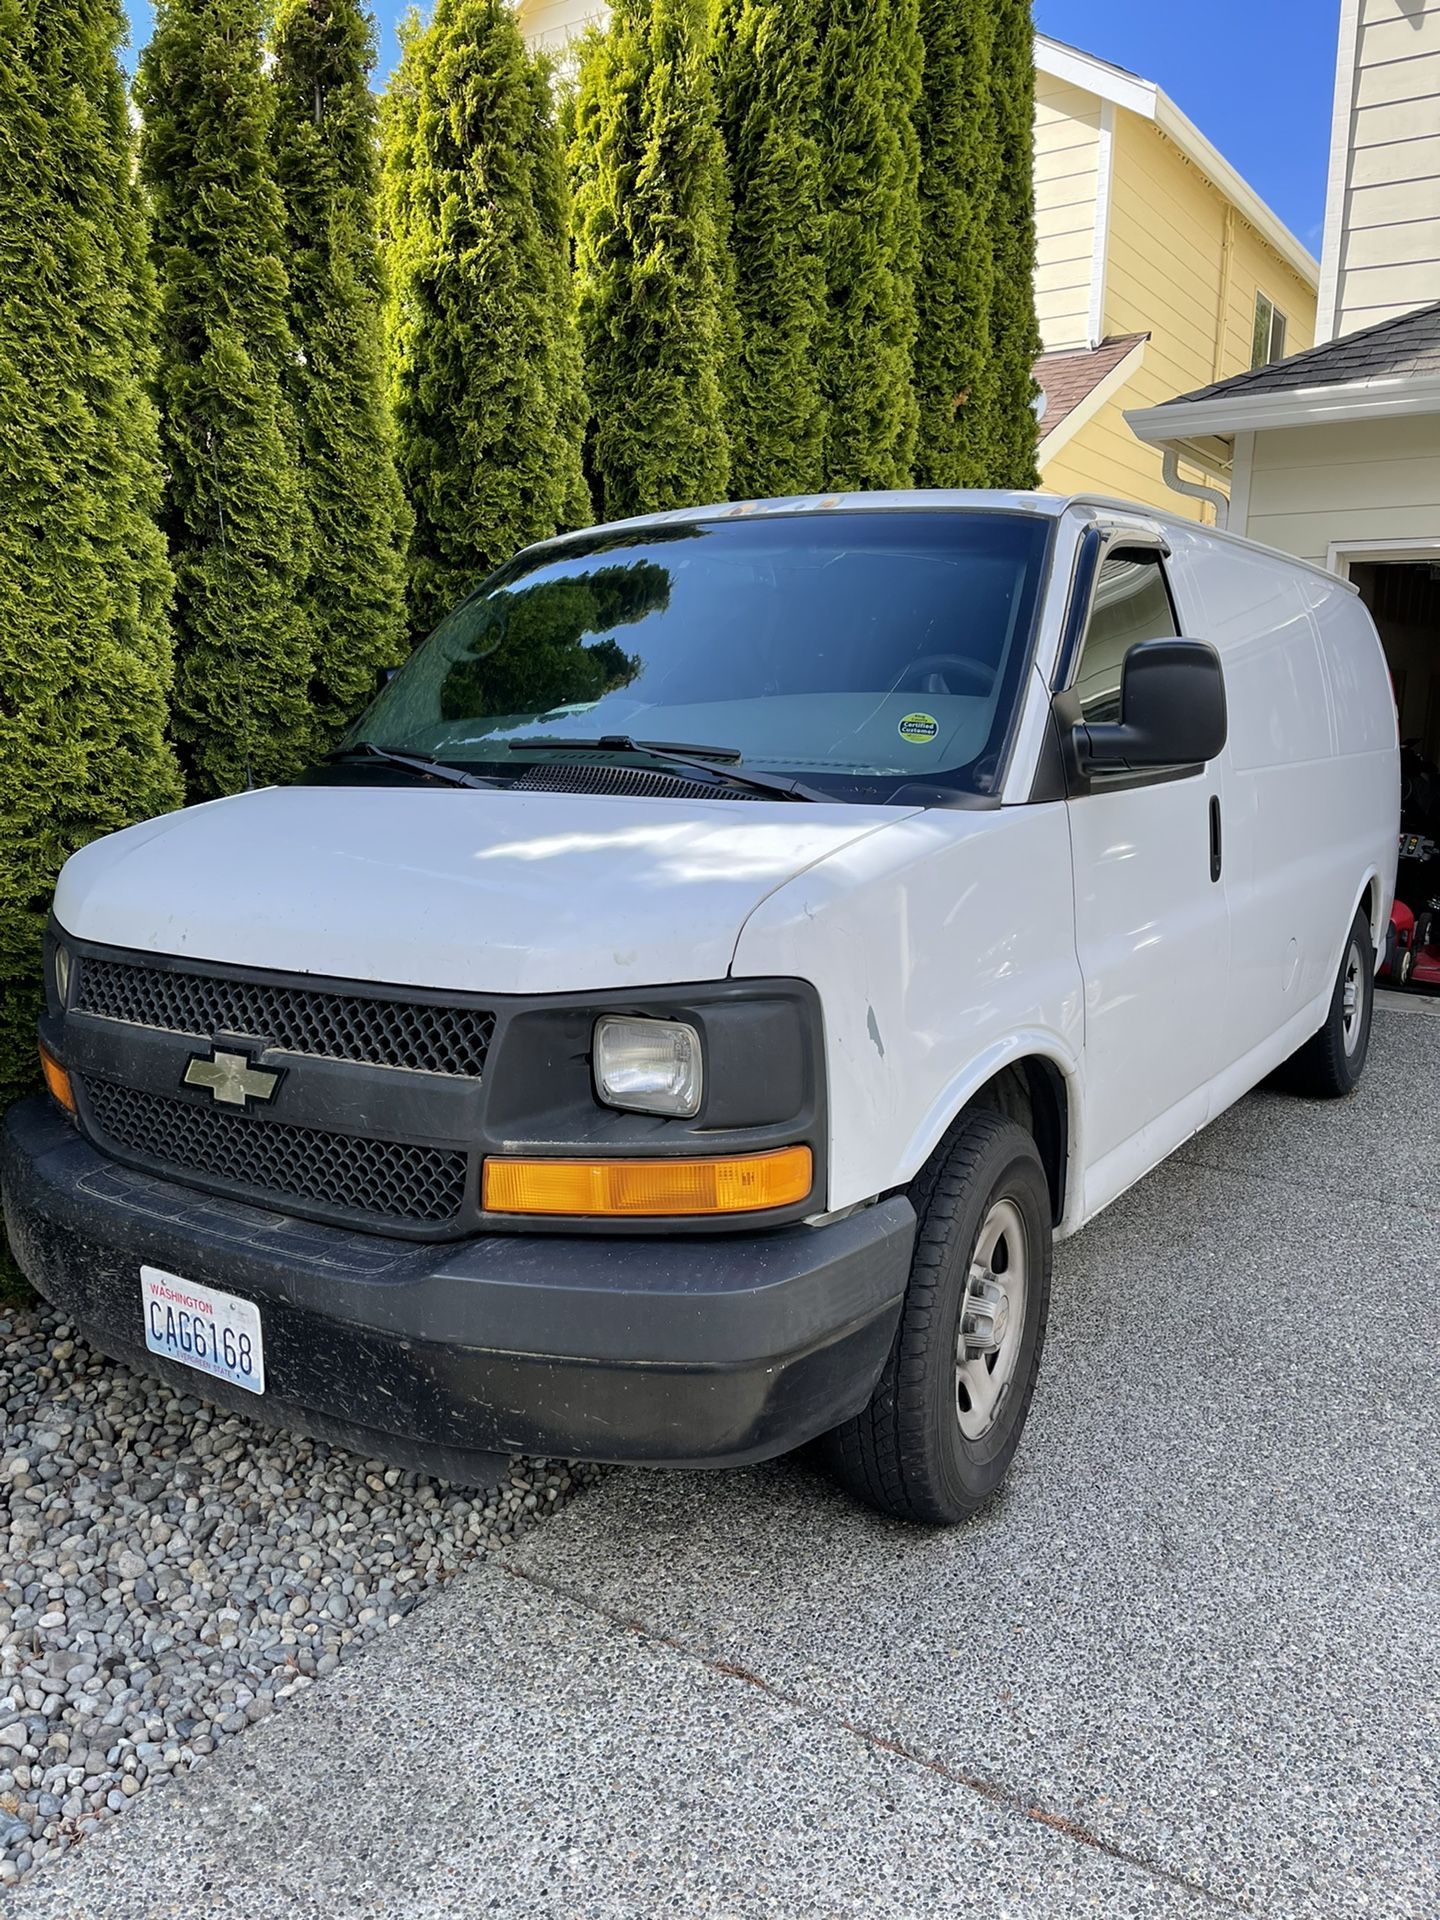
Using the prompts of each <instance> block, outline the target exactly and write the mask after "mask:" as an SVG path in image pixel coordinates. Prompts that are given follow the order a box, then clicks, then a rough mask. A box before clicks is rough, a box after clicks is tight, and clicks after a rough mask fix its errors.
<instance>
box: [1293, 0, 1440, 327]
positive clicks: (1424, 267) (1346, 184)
mask: <svg viewBox="0 0 1440 1920" xmlns="http://www.w3.org/2000/svg"><path fill="white" fill-rule="evenodd" d="M1436 300H1440V0H1342V6H1341V18H1340V51H1339V64H1338V69H1337V73H1336V86H1335V122H1334V129H1333V134H1332V147H1331V160H1330V189H1329V198H1328V205H1327V215H1326V234H1325V278H1324V282H1323V284H1322V288H1321V299H1320V337H1321V338H1322V339H1329V338H1332V337H1338V336H1340V335H1343V334H1347V333H1354V332H1356V331H1357V330H1358V329H1359V328H1361V327H1369V326H1373V325H1374V324H1375V323H1376V321H1379V320H1390V319H1393V318H1394V317H1395V316H1396V315H1397V314H1401V313H1407V312H1409V311H1411V310H1412V309H1414V308H1415V307H1423V306H1428V305H1429V304H1431V303H1432V302H1433V301H1436Z"/></svg>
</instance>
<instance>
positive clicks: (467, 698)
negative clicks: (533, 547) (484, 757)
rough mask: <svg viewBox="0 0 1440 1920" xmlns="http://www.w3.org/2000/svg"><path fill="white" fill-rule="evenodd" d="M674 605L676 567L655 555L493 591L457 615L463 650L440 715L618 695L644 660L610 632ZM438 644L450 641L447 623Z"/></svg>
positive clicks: (524, 709) (523, 709)
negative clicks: (672, 571) (672, 568)
mask: <svg viewBox="0 0 1440 1920" xmlns="http://www.w3.org/2000/svg"><path fill="white" fill-rule="evenodd" d="M669 602H670V569H669V568H668V567H662V566H660V565H658V564H657V563H656V562H655V561H653V560H632V561H629V562H617V563H616V564H615V565H614V566H610V567H597V568H596V569H595V571H594V572H593V573H587V574H581V575H574V576H572V577H571V578H569V579H559V580H540V581H536V582H535V583H534V584H532V585H528V586H522V587H517V588H514V589H508V588H502V589H500V590H499V591H498V592H496V593H493V594H490V595H488V596H487V597H486V599H485V600H484V601H483V602H482V603H481V604H480V605H479V606H478V607H470V608H464V609H461V610H459V611H457V613H456V615H455V616H454V620H455V625H456V630H457V639H460V643H461V646H462V647H463V651H461V652H459V654H458V657H457V658H456V662H455V665H454V666H453V667H452V668H451V670H450V672H449V673H448V674H447V675H446V677H445V681H444V684H443V686H442V688H441V693H440V710H441V715H442V717H443V718H444V719H447V720H464V719H469V718H471V717H472V716H474V715H476V714H507V713H513V714H517V715H518V714H532V713H544V712H545V711H547V710H548V709H549V708H551V707H558V706H571V705H577V704H580V703H585V704H588V703H590V702H591V701H594V700H599V699H600V698H601V697H602V696H603V695H605V694H607V693H614V692H615V691H616V689H617V688H619V687H623V686H627V685H628V684H629V682H630V681H631V680H633V679H634V677H635V675H636V674H637V673H638V672H639V670H640V664H641V663H640V660H639V659H638V657H637V656H635V655H634V654H628V653H626V652H625V651H624V649H623V648H622V647H621V646H620V644H619V643H618V641H616V640H615V639H613V638H612V637H611V636H612V634H613V632H614V629H615V628H616V627H620V626H632V625H634V623H635V622H636V621H639V620H643V619H644V618H645V617H646V615H647V614H650V613H654V612H656V611H658V610H660V609H663V608H664V607H666V606H668V605H669ZM447 624H448V623H447ZM597 634H603V635H604V636H605V637H604V638H603V639H598V640H597V639H596V638H595V637H594V636H596V635H597ZM462 636H463V637H462ZM436 640H437V642H438V643H439V644H440V645H442V646H443V645H444V644H445V640H446V635H445V631H444V628H443V627H442V628H441V631H440V633H439V634H437V635H436Z"/></svg>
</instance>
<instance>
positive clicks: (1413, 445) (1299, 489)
mask: <svg viewBox="0 0 1440 1920" xmlns="http://www.w3.org/2000/svg"><path fill="white" fill-rule="evenodd" d="M1239 531H1243V532H1245V533H1248V535H1249V537H1250V538H1251V539H1252V540H1261V541H1264V543H1265V544H1266V545H1267V546H1271V547H1280V548H1281V549H1282V550H1283V551H1284V552H1286V553H1294V554H1298V555H1299V556H1300V557H1301V558H1302V559H1305V560H1314V561H1316V562H1318V563H1319V564H1320V565H1321V566H1323V565H1324V564H1325V561H1326V556H1327V554H1328V552H1329V548H1330V543H1331V542H1332V541H1348V540H1375V541H1378V542H1381V543H1383V542H1385V541H1389V540H1406V539H1414V540H1433V541H1435V542H1436V544H1437V545H1440V418H1437V416H1436V415H1434V414H1417V415H1414V416H1411V417H1406V416H1402V417H1400V418H1398V419H1391V420H1356V421H1353V422H1351V423H1349V424H1348V425H1336V426H1324V427H1284V428H1271V429H1267V430H1266V431H1265V432H1263V433H1257V434H1256V436H1255V453H1254V460H1253V464H1252V467H1251V477H1250V508H1249V516H1248V519H1247V523H1246V525H1245V527H1244V528H1243V529H1239Z"/></svg>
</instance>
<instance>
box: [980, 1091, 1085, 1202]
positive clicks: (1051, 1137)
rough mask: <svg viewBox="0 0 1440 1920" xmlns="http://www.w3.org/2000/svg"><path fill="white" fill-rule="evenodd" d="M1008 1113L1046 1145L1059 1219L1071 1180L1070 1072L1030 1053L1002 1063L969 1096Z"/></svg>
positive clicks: (1043, 1149)
mask: <svg viewBox="0 0 1440 1920" xmlns="http://www.w3.org/2000/svg"><path fill="white" fill-rule="evenodd" d="M971 1107H984V1108H986V1109H988V1110H989V1111H990V1112H992V1113H1002V1114H1004V1116H1005V1118H1006V1119H1007V1120H1013V1121H1015V1122H1016V1124H1017V1125H1018V1126H1022V1127H1024V1128H1025V1130H1026V1131H1027V1132H1028V1133H1029V1134H1030V1135H1031V1136H1032V1138H1033V1139H1034V1141H1035V1145H1036V1146H1037V1147H1038V1148H1039V1150H1040V1158H1041V1160H1042V1162H1043V1163H1044V1167H1045V1178H1046V1180H1047V1181H1048V1182H1049V1185H1050V1211H1051V1216H1052V1220H1053V1222H1054V1224H1055V1225H1057V1226H1058V1225H1059V1222H1060V1219H1061V1216H1062V1215H1063V1213H1064V1211H1065V1182H1066V1176H1067V1173H1068V1169H1069V1157H1070V1155H1069V1145H1070V1112H1069V1095H1068V1093H1067V1091H1066V1087H1065V1080H1064V1076H1063V1075H1062V1074H1061V1072H1060V1069H1059V1068H1058V1067H1057V1066H1056V1065H1055V1064H1054V1062H1053V1061H1050V1060H1043V1059H1041V1058H1040V1057H1039V1056H1038V1055H1034V1054H1032V1055H1030V1056H1029V1057H1028V1058H1026V1059H1024V1060H1017V1061H1016V1062H1015V1063H1014V1064H1013V1065H1011V1066H1008V1067H1002V1068H1001V1070H1000V1072H999V1073H997V1074H996V1075H995V1077H994V1079H993V1080H987V1081H986V1083H985V1085H984V1086H983V1087H981V1088H980V1090H979V1091H978V1092H977V1093H975V1094H974V1095H972V1097H971V1098H970V1099H969V1100H968V1101H967V1102H966V1109H967V1111H968V1110H969V1108H971Z"/></svg>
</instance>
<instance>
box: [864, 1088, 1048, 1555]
mask: <svg viewBox="0 0 1440 1920" xmlns="http://www.w3.org/2000/svg"><path fill="white" fill-rule="evenodd" d="M915 1201H916V1208H917V1211H918V1213H919V1216H920V1223H919V1228H918V1231H917V1233H916V1238H915V1256H914V1261H913V1263H912V1266H911V1272H910V1284H909V1287H908V1289H907V1291H906V1295H905V1303H904V1306H903V1308H902V1310H901V1315H900V1325H899V1328H898V1330H897V1332H896V1336H895V1344H894V1347H893V1348H892V1350H891V1353H890V1358H889V1360H888V1361H887V1363H886V1367H885V1371H884V1373H883V1374H882V1375H881V1378H880V1384H879V1385H878V1386H877V1387H876V1389H875V1393H874V1396H873V1398H872V1399H871V1401H870V1404H869V1406H867V1407H866V1408H865V1409H864V1410H863V1412H861V1413H860V1414H858V1415H857V1416H856V1417H855V1419H853V1420H850V1421H847V1422H846V1424H845V1425H844V1426H843V1427H840V1428H838V1429H837V1430H836V1431H835V1432H834V1433H833V1434H831V1435H830V1436H828V1441H827V1451H828V1453H829V1457H830V1462H831V1466H832V1469H833V1471H834V1472H835V1473H836V1475H837V1477H838V1478H839V1479H840V1480H841V1481H842V1482H843V1484H844V1485H845V1486H847V1487H848V1488H849V1489H850V1490H851V1492H853V1493H855V1494H857V1495H858V1496H859V1497H860V1498H861V1499H862V1500H865V1501H867V1502H868V1503H869V1504H870V1505H871V1506H873V1507H876V1508H878V1509H879V1510H880V1511H881V1512H882V1513H889V1514H893V1515H894V1516H895V1517H896V1518H897V1519H901V1520H916V1521H924V1522H928V1523H930V1524H931V1525H936V1526H949V1525H953V1524H954V1523H955V1522H957V1521H961V1520H967V1519H969V1518H970V1516H971V1515H972V1514H973V1513H975V1512H976V1511H977V1509H978V1508H979V1507H981V1506H982V1505H983V1504H984V1502H985V1501H986V1500H988V1499H989V1498H990V1496H991V1495H992V1494H993V1493H994V1492H995V1490H996V1489H997V1488H998V1487H999V1485H1000V1483H1001V1482H1002V1480H1003V1479H1004V1478H1005V1475H1006V1472H1007V1471H1008V1469H1009V1466H1010V1462H1011V1460H1012V1458H1013V1457H1014V1453H1015V1449H1016V1447H1017V1446H1018V1445H1019V1442H1020V1433H1021V1430H1022V1428H1023V1427H1024V1424H1025V1416H1026V1414H1027V1412H1028V1411H1029V1407H1030V1399H1031V1396H1032V1394H1033V1393H1034V1390H1035V1378H1036V1375H1037V1373H1038V1372H1039V1367H1040V1353H1041V1349H1042V1348H1043V1346H1044V1343H1045V1321H1046V1315H1047V1313H1048V1311H1049V1305H1050V1257H1051V1229H1050V1190H1049V1184H1048V1182H1047V1180H1046V1178H1045V1169H1044V1166H1043V1165H1042V1164H1041V1160H1040V1155H1039V1153H1038V1151H1037V1150H1036V1146H1035V1142H1034V1140H1033V1139H1032V1138H1031V1136H1030V1135H1029V1134H1028V1133H1027V1132H1026V1131H1025V1130H1024V1128H1023V1127H1020V1126H1018V1125H1016V1123H1015V1122H1014V1121H1013V1120H1006V1119H1004V1118H1002V1117H1001V1116H1000V1115H999V1114H995V1113H988V1112H978V1111H977V1112H973V1113H969V1114H966V1115H965V1116H964V1117H963V1118H962V1119H961V1121H960V1122H959V1124H958V1126H957V1128H956V1129H955V1132H954V1133H953V1134H952V1136H951V1140H950V1143H949V1146H948V1149H947V1150H946V1152H945V1155H944V1157H943V1159H941V1160H940V1161H939V1163H938V1164H937V1165H935V1166H933V1167H932V1168H930V1169H929V1170H927V1173H926V1174H924V1175H922V1176H921V1179H920V1181H919V1182H918V1183H917V1190H916V1193H915Z"/></svg>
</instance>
